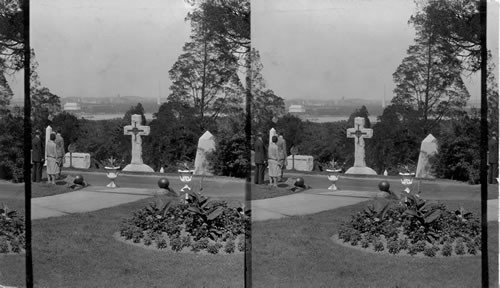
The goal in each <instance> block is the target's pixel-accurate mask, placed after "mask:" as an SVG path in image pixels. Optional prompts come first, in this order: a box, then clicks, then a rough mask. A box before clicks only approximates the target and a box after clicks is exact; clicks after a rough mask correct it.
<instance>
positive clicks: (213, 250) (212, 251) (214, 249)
mask: <svg viewBox="0 0 500 288" xmlns="http://www.w3.org/2000/svg"><path fill="white" fill-rule="evenodd" d="M207 252H208V253H210V254H217V253H219V246H218V245H217V244H216V243H210V244H208V247H207Z"/></svg>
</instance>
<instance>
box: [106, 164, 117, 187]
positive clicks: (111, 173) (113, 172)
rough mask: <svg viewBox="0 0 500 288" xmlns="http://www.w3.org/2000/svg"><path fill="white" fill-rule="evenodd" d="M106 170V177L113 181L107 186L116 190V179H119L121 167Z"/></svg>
mask: <svg viewBox="0 0 500 288" xmlns="http://www.w3.org/2000/svg"><path fill="white" fill-rule="evenodd" d="M104 169H106V176H107V177H108V179H109V180H111V182H109V184H108V185H106V187H109V188H116V187H117V186H116V183H115V179H116V178H117V177H118V173H119V170H120V167H104Z"/></svg>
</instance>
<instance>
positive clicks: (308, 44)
mask: <svg viewBox="0 0 500 288" xmlns="http://www.w3.org/2000/svg"><path fill="white" fill-rule="evenodd" d="M489 4H495V5H489V16H488V17H489V18H488V20H489V21H488V23H489V25H490V26H489V27H488V37H489V38H488V40H489V43H490V44H489V48H490V49H492V53H493V55H494V57H495V58H494V60H495V61H496V62H497V63H498V14H499V11H498V2H495V3H493V2H490V3H489ZM492 6H496V7H493V9H491V8H492ZM30 8H31V45H32V48H34V49H35V53H36V59H37V61H38V62H39V68H38V74H39V76H40V80H41V84H42V86H45V87H47V88H49V89H50V90H51V92H53V93H54V94H56V95H58V96H60V97H113V96H117V95H118V94H120V95H123V96H140V97H152V98H156V97H158V95H159V93H160V90H161V95H162V97H163V98H165V97H166V96H167V95H168V93H169V86H170V84H171V82H170V79H169V77H168V71H169V70H170V68H171V67H172V65H173V64H174V62H175V61H176V60H177V57H178V56H179V55H180V53H181V52H182V47H183V45H184V43H185V42H186V41H188V39H189V34H190V25H189V22H186V21H185V20H184V19H185V17H186V15H187V13H188V11H189V7H188V5H187V4H186V2H185V1H184V0H148V1H131V0H85V1H81V0H39V1H34V2H32V3H31V5H30ZM495 8H496V9H495ZM251 9H252V11H251V15H252V46H253V47H254V48H256V49H258V50H259V51H260V54H261V60H262V63H263V65H264V69H263V71H262V73H263V76H264V78H265V79H266V84H267V87H268V88H270V89H273V90H274V92H275V93H276V94H277V95H278V96H280V97H282V98H284V99H294V98H316V99H324V100H326V99H341V98H342V97H344V98H345V99H352V98H361V99H371V100H374V98H375V99H379V100H380V101H382V97H383V95H384V90H385V95H386V103H387V104H388V103H389V102H390V99H391V98H392V94H393V92H392V90H393V89H394V83H393V81H392V73H394V71H395V70H396V68H397V66H398V65H399V64H400V63H401V60H402V59H403V57H404V56H405V55H406V49H407V48H408V46H409V45H410V44H411V43H412V42H413V38H414V30H413V27H412V26H410V25H408V19H409V17H410V16H411V15H412V14H413V13H414V12H416V7H415V4H414V1H413V0H377V1H375V0H314V1H311V0H293V1H292V0H272V1H268V0H251ZM495 21H496V23H495ZM493 23H495V24H494V25H493ZM491 43H494V45H491ZM497 77H498V69H497ZM22 79H23V76H22V74H21V73H17V75H15V79H14V80H13V79H12V78H9V82H10V84H11V87H12V89H13V90H14V93H15V96H14V99H17V100H19V99H22V97H23V96H22V95H23V89H22ZM464 81H465V82H466V86H467V88H468V89H469V92H470V93H471V101H474V102H476V101H479V94H480V93H479V92H480V91H479V73H477V75H473V76H471V77H469V78H465V77H464Z"/></svg>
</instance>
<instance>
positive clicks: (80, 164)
mask: <svg viewBox="0 0 500 288" xmlns="http://www.w3.org/2000/svg"><path fill="white" fill-rule="evenodd" d="M70 165H71V166H72V167H73V168H80V169H89V168H90V154H89V153H79V152H75V153H69V152H68V153H66V154H65V155H64V164H63V166H64V167H66V168H69V167H70Z"/></svg>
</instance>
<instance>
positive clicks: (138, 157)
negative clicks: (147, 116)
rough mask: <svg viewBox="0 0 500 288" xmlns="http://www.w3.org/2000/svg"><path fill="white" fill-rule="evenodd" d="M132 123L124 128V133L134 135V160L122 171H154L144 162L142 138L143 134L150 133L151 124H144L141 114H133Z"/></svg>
mask: <svg viewBox="0 0 500 288" xmlns="http://www.w3.org/2000/svg"><path fill="white" fill-rule="evenodd" d="M131 118H132V124H131V125H127V126H125V127H124V129H123V135H130V136H132V137H131V138H132V160H131V161H130V164H128V165H127V166H125V168H123V170H122V171H135V172H154V170H153V168H151V167H149V166H148V165H146V164H144V162H142V140H141V136H147V135H149V126H142V125H140V123H141V119H142V117H141V115H139V114H134V115H132V117H131Z"/></svg>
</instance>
